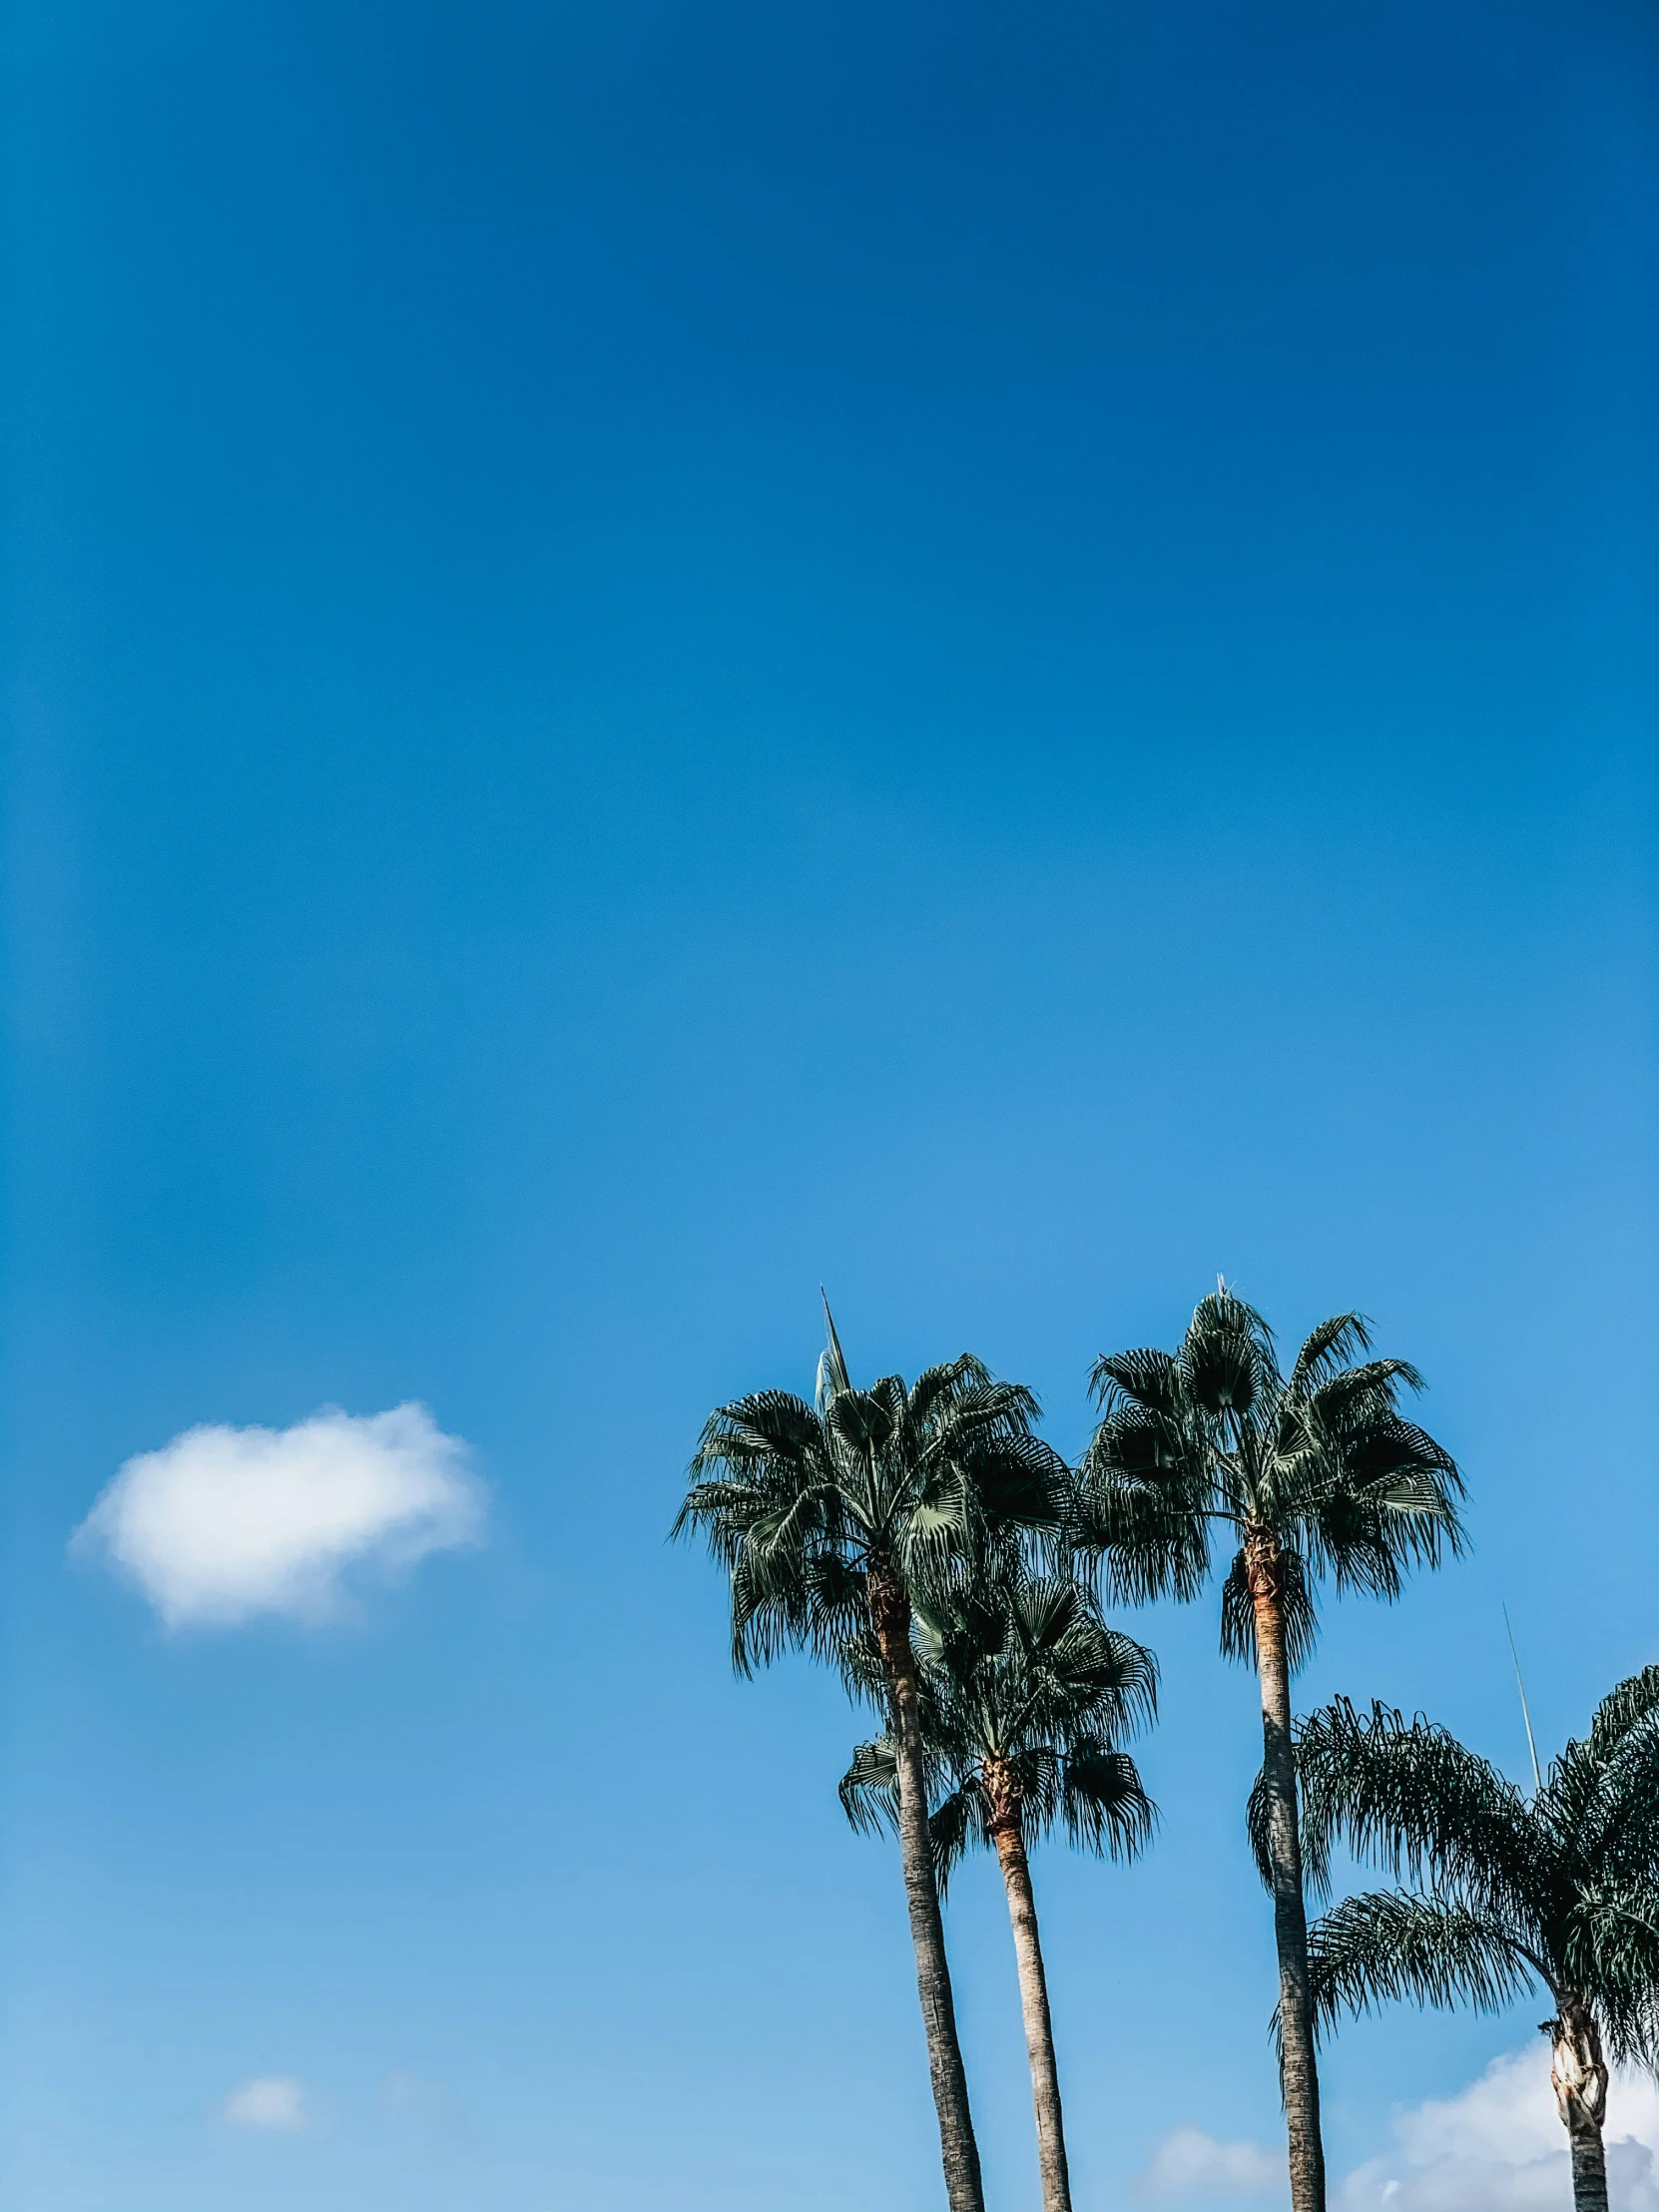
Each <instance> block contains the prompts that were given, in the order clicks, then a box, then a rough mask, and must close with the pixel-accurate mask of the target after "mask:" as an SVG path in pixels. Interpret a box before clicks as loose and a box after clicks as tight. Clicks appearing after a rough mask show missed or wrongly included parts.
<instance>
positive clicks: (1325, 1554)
mask: <svg viewBox="0 0 1659 2212" xmlns="http://www.w3.org/2000/svg"><path fill="white" fill-rule="evenodd" d="M1370 1349H1371V1336H1370V1332H1369V1329H1368V1326H1367V1323H1366V1321H1365V1318H1364V1316H1362V1315H1360V1314H1338V1315H1335V1316H1333V1317H1332V1319H1331V1320H1329V1321H1326V1322H1322V1323H1321V1324H1320V1326H1319V1327H1318V1328H1317V1329H1316V1330H1314V1331H1313V1332H1312V1334H1311V1335H1310V1336H1309V1338H1308V1340H1307V1342H1306V1343H1305V1344H1304V1345H1303V1347H1302V1349H1301V1351H1300V1352H1299V1353H1298V1355H1297V1357H1296V1361H1295V1363H1294V1365H1293V1366H1292V1369H1291V1372H1290V1374H1289V1376H1286V1375H1284V1374H1283V1373H1282V1372H1281V1369H1280V1366H1279V1361H1278V1356H1277V1354H1276V1351H1275V1348H1274V1339H1273V1332H1272V1331H1271V1330H1270V1329H1269V1327H1268V1325H1267V1323H1266V1322H1265V1321H1264V1320H1263V1318H1262V1316H1261V1315H1260V1314H1259V1313H1257V1312H1256V1310H1255V1309H1254V1307H1251V1306H1248V1305H1247V1304H1246V1303H1245V1301H1244V1300H1243V1299H1241V1298H1239V1297H1237V1296H1236V1295H1235V1294H1234V1293H1233V1292H1232V1291H1229V1290H1228V1289H1227V1288H1226V1287H1225V1286H1218V1288H1217V1289H1216V1290H1215V1291H1214V1292H1212V1293H1211V1294H1210V1296H1209V1297H1207V1298H1205V1299H1204V1300H1203V1301H1202V1302H1201V1303H1200V1305H1199V1307H1198V1309H1197V1311H1196V1312H1195V1313H1194V1315H1193V1318H1192V1322H1191V1324H1190V1326H1189V1327H1188V1330H1187V1333H1186V1335H1185V1337H1184V1338H1183V1339H1182V1341H1181V1344H1180V1347H1179V1349H1178V1350H1177V1351H1176V1352H1174V1353H1173V1354H1171V1353H1165V1352H1157V1351H1150V1350H1147V1351H1138V1352H1123V1353H1116V1354H1111V1355H1108V1356H1106V1357H1104V1358H1102V1359H1100V1360H1098V1361H1096V1363H1095V1367H1094V1374H1093V1378H1092V1388H1093V1392H1094V1395H1095V1398H1096V1401H1097V1402H1098V1404H1099V1406H1100V1422H1099V1426H1098V1427H1097V1428H1096V1430H1095V1434H1094V1438H1093V1441H1092V1442H1091V1443H1090V1445H1089V1448H1088V1450H1087V1452H1086V1453H1085V1455H1084V1459H1083V1464H1082V1467H1081V1468H1080V1470H1079V1475H1078V1480H1077V1484H1076V1491H1075V1501H1074V1513H1075V1525H1074V1528H1073V1531H1072V1533H1073V1537H1074V1540H1075V1541H1076V1543H1077V1544H1078V1545H1079V1547H1080V1548H1082V1549H1086V1550H1089V1551H1093V1552H1096V1553H1098V1554H1100V1555H1102V1556H1103V1557H1104V1560H1105V1562H1106V1570H1107V1574H1108V1577H1109V1580H1110V1583H1111V1586H1112V1588H1113V1590H1114V1592H1115V1593H1116V1594H1117V1595H1118V1596H1120V1597H1122V1598H1123V1599H1125V1600H1127V1601H1128V1602H1131V1603H1137V1604H1138V1603H1144V1602H1146V1601H1147V1600H1149V1599H1152V1598H1157V1597H1175V1598H1181V1599H1190V1598H1193V1597H1196V1596H1197V1595H1198V1593H1199V1591H1200V1590H1201V1589H1202V1587H1203V1586H1204V1583H1205V1582H1206V1580H1207V1579H1208V1577H1209V1574H1210V1571H1211V1566H1212V1550H1211V1546H1212V1532H1213V1531H1214V1530H1215V1529H1216V1528H1218V1527H1226V1528H1229V1529H1231V1531H1232V1532H1233V1535H1234V1537H1235V1539H1236V1542H1237V1549H1236V1553H1235V1556H1234V1557H1233V1560H1232V1562H1231V1566H1230V1568H1229V1571H1228V1574H1227V1578H1226V1581H1225V1583H1224V1586H1223V1590H1222V1649H1223V1650H1224V1651H1225V1652H1226V1653H1227V1654H1228V1655H1229V1656H1230V1657H1233V1658H1239V1659H1247V1660H1253V1659H1254V1657H1255V1635H1256V1629H1255V1615H1254V1610H1253V1606H1252V1602H1251V1590H1250V1581H1249V1574H1248V1556H1249V1550H1250V1546H1251V1544H1252V1542H1253V1541H1254V1542H1256V1543H1258V1544H1265V1545H1266V1546H1267V1548H1268V1550H1269V1551H1270V1552H1271V1554H1272V1556H1273V1560H1274V1571H1275V1573H1276V1576H1277V1587H1278V1592H1279V1596H1280V1601H1281V1604H1282V1607H1283V1611H1284V1619H1285V1633H1286V1644H1287V1650H1288V1655H1289V1658H1290V1662H1291V1664H1292V1666H1293V1667H1294V1666H1296V1665H1299V1664H1300V1663H1301V1661H1302V1660H1303V1659H1305V1658H1306V1657H1307V1655H1308V1652H1309V1651H1310V1649H1311V1648H1312V1644H1313V1639H1314V1635H1315V1632H1316V1627H1317V1616H1316V1612H1315V1603H1314V1590H1315V1585H1316V1584H1317V1582H1318V1580H1319V1578H1320V1577H1321V1576H1322V1575H1324V1574H1327V1573H1330V1574H1332V1575H1334V1577H1335V1579H1336V1583H1337V1587H1338V1589H1339V1590H1344V1589H1350V1588H1353V1589H1360V1590H1366V1591H1369V1592H1371V1593H1372V1594H1374V1595H1376V1596H1380V1597H1384V1598H1393V1597H1396V1596H1397V1595H1398V1594H1399V1591H1400V1588H1401V1586H1402V1582H1403V1577H1404V1574H1405V1571H1406V1569H1407V1568H1408V1567H1410V1566H1411V1565H1413V1564H1416V1563H1418V1562H1425V1563H1428V1564H1434V1563H1436V1562H1437V1561H1438V1559H1439V1557H1440V1555H1441V1552H1442V1551H1443V1550H1444V1551H1452V1552H1456V1551H1458V1550H1460V1549H1461V1548H1462V1541H1463V1537H1462V1530H1461V1527H1460V1525H1459V1522H1458V1518H1457V1500H1458V1499H1459V1497H1460V1496H1461V1495H1462V1481H1461V1477H1460V1476H1459V1474H1458V1472H1457V1467H1456V1464H1455V1462H1454V1461H1453V1459H1452V1457H1451V1455H1450V1453H1449V1452H1447V1451H1446V1450H1445V1448H1444V1447H1443V1446H1442V1445H1441V1444H1438V1443H1436V1442H1435V1440H1434V1438H1433V1437H1432V1436H1430V1435H1429V1434H1428V1433H1427V1432H1426V1431H1425V1430H1424V1429H1422V1428H1420V1427H1418V1426H1417V1425H1416V1423H1415V1422H1413V1421H1410V1420H1408V1419H1407V1418H1406V1417H1405V1415H1404V1414H1403V1413H1402V1412H1401V1410H1400V1404H1399V1400H1400V1393H1401V1391H1402V1390H1410V1391H1415V1390H1418V1389H1420V1388H1421V1387H1422V1383H1421V1378H1420V1377H1419V1376H1418V1375H1417V1373H1416V1370H1415V1369H1414V1368H1412V1367H1410V1366H1408V1365H1407V1363H1406V1362H1405V1361H1403V1360H1362V1359H1361V1358H1360V1357H1359V1356H1360V1355H1361V1354H1362V1353H1366V1352H1369V1351H1370Z"/></svg>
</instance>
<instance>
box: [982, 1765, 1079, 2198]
mask: <svg viewBox="0 0 1659 2212" xmlns="http://www.w3.org/2000/svg"><path fill="white" fill-rule="evenodd" d="M985 1780H986V1785H987V1788H988V1789H989V1790H990V1792H991V1795H992V1801H993V1804H994V1806H995V1813H994V1817H993V1820H992V1824H991V1834H992V1837H993V1838H994V1840H995V1843H996V1856H997V1861H998V1863H999V1865H1000V1866H1001V1868H1002V1881H1003V1886H1004V1887H1005V1888H1006V1890H1007V1892H1008V1920H1009V1923H1010V1925H1011V1926H1012V1928H1013V1932H1014V1957H1015V1959H1016V1961H1017V1962H1018V1966H1019V2001H1020V2009H1021V2011H1022V2012H1023V2014H1024V2016H1025V2048H1026V2053H1027V2055H1028V2057H1029V2058H1030V2061H1031V2102H1032V2105H1033V2106H1034V2108H1035V2111H1036V2115H1037V2164H1038V2167H1039V2170H1040V2171H1041V2174H1042V2184H1043V2212H1071V2176H1070V2174H1069V2172H1068V2170H1067V2167H1066V2133H1065V2125H1064V2122H1063V2120H1062V2118H1061V2114H1060V2074H1059V2068H1058V2067H1057V2066H1056V2064H1055V2061H1054V2024H1053V2021H1052V2020H1051V2018H1050V2017H1049V2010H1048V1976H1047V1974H1046V1973H1045V1972H1044V1970H1043V1952H1042V1942H1041V1939H1040V1937H1039V1936H1038V1934H1037V1903H1036V1900H1035V1898H1034V1897H1033V1896H1032V1895H1031V1869H1030V1865H1029V1863H1028V1862H1027V1860H1026V1856H1025V1836H1024V1832H1023V1830H1022V1828H1021V1826H1020V1810H1019V1795H1018V1791H1017V1789H1016V1788H1015V1787H1013V1786H1012V1785H1011V1782H1003V1779H1002V1778H1001V1777H999V1776H998V1775H996V1774H994V1773H992V1772H989V1771H988V1772H987V1774H986V1777H985ZM999 1782H1001V1783H1002V1787H998V1784H999Z"/></svg>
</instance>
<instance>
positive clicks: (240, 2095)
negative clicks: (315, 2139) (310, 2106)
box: [219, 2074, 308, 2134]
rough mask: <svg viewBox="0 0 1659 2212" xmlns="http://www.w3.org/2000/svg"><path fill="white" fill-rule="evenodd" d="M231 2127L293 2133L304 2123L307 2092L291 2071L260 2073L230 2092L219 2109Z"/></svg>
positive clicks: (220, 2114) (223, 2118) (221, 2116)
mask: <svg viewBox="0 0 1659 2212" xmlns="http://www.w3.org/2000/svg"><path fill="white" fill-rule="evenodd" d="M219 2116H220V2118H221V2119H222V2120H223V2121H224V2122H225V2124H226V2125H227V2126H228V2127H263V2128H269V2129H271V2130H273V2131H274V2132H275V2133H277V2134H291V2133H292V2132H293V2130H294V2129H295V2128H301V2127H303V2126H304V2125H305V2122H306V2119H307V2117H308V2115H307V2113H306V2110H305V2091H304V2086H303V2084H302V2083H300V2082H299V2081H297V2080H296V2079H295V2078H294V2076H293V2075H292V2074H257V2075H256V2076H255V2077H254V2079H253V2080H252V2081H244V2082H242V2083H241V2084H239V2086H238V2087H237V2088H235V2089H233V2090H232V2091H231V2094H230V2095H229V2096H228V2097H227V2098H226V2099H225V2102H224V2103H223V2104H222V2105H221V2106H220V2108H219Z"/></svg>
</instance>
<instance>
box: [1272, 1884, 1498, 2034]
mask: <svg viewBox="0 0 1659 2212" xmlns="http://www.w3.org/2000/svg"><path fill="white" fill-rule="evenodd" d="M1308 1963H1309V1974H1310V1981H1311V1986H1312V1991H1313V1999H1314V2012H1315V2018H1316V2019H1317V2020H1318V2021H1319V2022H1320V2024H1321V2025H1325V2024H1328V2023H1329V2022H1330V2021H1331V2020H1333V2019H1334V2018H1335V2017H1336V2016H1337V2015H1338V2014H1339V2013H1343V2012H1350V2013H1360V2012H1369V2011H1372V2010H1373V2009H1374V2008H1375V2007H1376V2006H1378V2005H1380V2004H1382V2003H1383V2002H1385V2001H1386V2000H1388V1999H1390V1998H1399V1997H1404V1998H1408V1999H1409V2000H1410V2001H1412V2002H1413V2003H1416V2004H1428V2005H1434V2006H1437V2007H1439V2008H1441V2009H1445V2008H1448V2007H1450V2006H1452V2005H1455V2004H1471V2005H1473V2006H1474V2008H1475V2009H1476V2011H1480V2012H1496V2011H1499V2010H1501V2009H1502V2007H1503V2006H1504V2005H1505V2004H1507V2003H1509V2001H1510V2000H1511V1999H1512V1998H1513V1997H1516V1996H1518V1995H1519V1994H1520V1993H1521V1992H1522V1991H1523V1990H1524V1989H1525V1988H1526V1987H1527V1986H1528V1982H1529V1979H1530V1975H1529V1972H1528V1966H1529V1961H1528V1960H1527V1958H1526V1956H1525V1954H1524V1952H1523V1951H1522V1950H1521V1948H1520V1947H1519V1946H1518V1944H1517V1941H1516V1938H1515V1936H1514V1935H1513V1934H1512V1932H1511V1931H1510V1930H1509V1929H1508V1928H1507V1927H1506V1926H1505V1925H1504V1923H1503V1922H1502V1921H1501V1920H1500V1919H1499V1918H1497V1917H1496V1916H1494V1915H1491V1914H1486V1913H1481V1912H1478V1911H1475V1910H1473V1909H1472V1908H1470V1907H1468V1906H1466V1905H1457V1904H1451V1903H1447V1902H1445V1901H1443V1900H1441V1899H1438V1898H1426V1897H1414V1896H1412V1895H1410V1894H1409V1893H1408V1892H1406V1891H1401V1890H1389V1891H1373V1892H1370V1893H1368V1894H1367V1895H1365V1896H1361V1897H1352V1898H1345V1899H1344V1900H1343V1902H1342V1904H1341V1905H1339V1906H1336V1907H1335V1908H1334V1909H1333V1910H1332V1911H1331V1912H1330V1913H1328V1914H1326V1916H1325V1918H1324V1919H1323V1920H1320V1921H1316V1922H1315V1924H1314V1926H1313V1927H1312V1928H1311V1929H1310V1930H1309V1932H1308Z"/></svg>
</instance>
